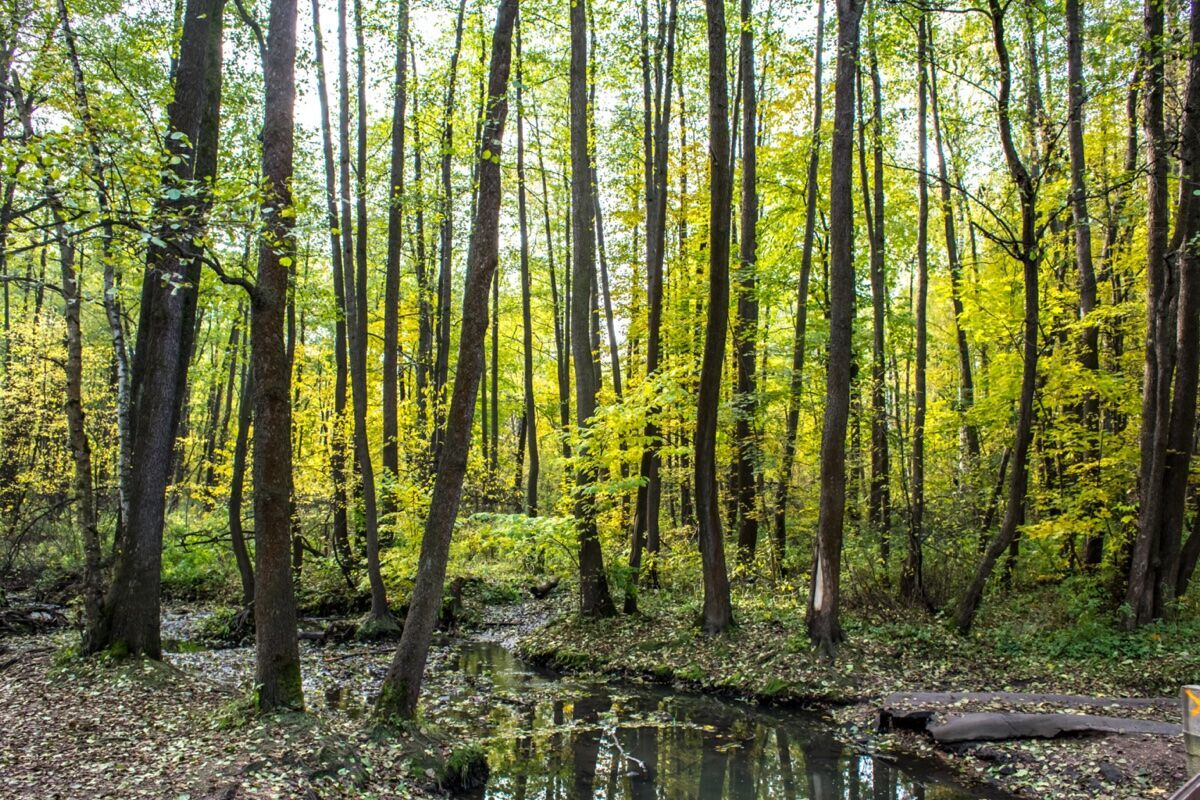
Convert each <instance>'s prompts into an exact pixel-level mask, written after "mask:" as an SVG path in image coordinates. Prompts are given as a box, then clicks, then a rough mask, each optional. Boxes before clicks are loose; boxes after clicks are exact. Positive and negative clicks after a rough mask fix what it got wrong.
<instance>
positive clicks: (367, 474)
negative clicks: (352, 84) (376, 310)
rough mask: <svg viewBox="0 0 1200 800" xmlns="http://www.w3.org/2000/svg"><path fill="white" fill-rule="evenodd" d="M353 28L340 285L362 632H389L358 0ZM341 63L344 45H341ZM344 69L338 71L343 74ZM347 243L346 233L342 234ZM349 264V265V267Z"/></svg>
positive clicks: (344, 95) (345, 98) (358, 0)
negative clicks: (354, 78)
mask: <svg viewBox="0 0 1200 800" xmlns="http://www.w3.org/2000/svg"><path fill="white" fill-rule="evenodd" d="M339 9H340V11H341V12H342V13H341V22H342V23H343V24H342V34H343V35H342V41H343V43H344V42H345V25H344V19H345V13H344V12H345V0H342V2H341V5H339ZM354 31H355V37H356V39H357V44H358V46H357V51H358V59H357V61H358V87H357V89H358V129H357V133H358V146H357V149H356V157H357V158H356V160H357V168H356V174H357V178H356V182H355V187H354V189H355V191H354V194H355V198H356V201H357V202H356V217H357V219H356V224H355V231H354V232H355V236H354V253H353V258H349V257H347V256H348V255H349V254H348V252H347V251H348V247H347V246H346V245H343V248H342V250H343V253H342V268H343V270H344V272H345V277H344V278H343V281H342V282H343V285H344V286H345V287H346V328H347V330H348V331H349V334H350V336H349V340H350V342H349V343H350V395H351V399H352V402H353V408H354V452H355V457H356V460H357V463H358V471H359V476H360V478H361V491H362V504H363V539H365V540H366V545H367V576H368V579H369V580H370V583H371V610H370V612H369V613H368V615H367V617H366V619H364V620H363V624H362V633H363V634H364V635H366V636H379V635H385V634H390V633H394V632H395V631H396V630H397V628H399V625H398V624H397V623H396V621H395V620H394V619H393V618H392V613H391V611H389V610H388V604H387V590H386V589H385V588H384V585H383V575H382V573H381V572H380V567H379V507H378V503H377V499H376V486H375V467H374V463H373V462H372V459H371V446H370V441H369V439H368V438H367V350H368V347H369V343H368V340H367V197H366V192H367V188H366V186H367V185H366V181H367V177H366V173H367V116H366V114H367V110H366V106H367V96H366V47H365V46H364V44H363V22H362V2H361V0H355V3H354ZM342 61H343V66H344V62H345V45H344V44H343V48H342ZM345 74H346V70H345V69H343V71H342V76H343V77H345ZM348 94H349V93H348V86H346V84H345V83H343V85H342V105H343V124H344V125H348V124H349V121H348V117H347V115H346V113H345V106H346V104H347V102H348ZM342 144H343V147H344V148H348V147H349V137H348V134H347V132H346V131H345V129H343V131H342ZM348 162H349V157H348V153H346V152H345V150H343V153H342V170H343V171H342V181H343V186H342V197H343V200H342V217H343V219H345V220H349V219H350V210H349V201H348V199H346V198H348V196H349V194H350V189H349V186H348V185H347V182H348V181H349V173H348V172H347V165H348ZM346 241H347V243H348V241H349V237H348V236H347V237H346ZM351 265H353V266H354V270H353V271H351Z"/></svg>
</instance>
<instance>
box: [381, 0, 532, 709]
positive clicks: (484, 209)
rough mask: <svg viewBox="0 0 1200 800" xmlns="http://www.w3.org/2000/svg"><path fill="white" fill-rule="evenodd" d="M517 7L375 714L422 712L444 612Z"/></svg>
mask: <svg viewBox="0 0 1200 800" xmlns="http://www.w3.org/2000/svg"><path fill="white" fill-rule="evenodd" d="M517 6H518V0H501V2H500V9H499V11H498V12H497V14H496V31H495V34H494V35H493V36H492V57H491V64H490V66H489V68H488V95H487V106H486V109H485V112H486V116H485V118H484V124H483V138H482V142H481V144H480V152H479V153H478V157H479V203H478V206H477V207H476V211H475V222H474V225H473V227H472V231H471V248H470V255H471V257H470V260H469V262H468V266H467V277H466V288H465V290H464V291H463V310H464V314H463V324H462V331H461V333H460V334H459V340H458V370H457V372H456V374H455V377H454V387H453V390H452V392H451V396H450V406H449V409H448V413H447V425H446V440H445V444H444V447H443V449H442V457H441V460H440V461H439V462H438V470H437V476H436V478H435V479H434V484H433V495H432V498H431V502H430V507H429V509H430V510H429V516H428V517H427V518H426V521H425V534H424V536H423V538H422V539H421V557H420V561H419V563H418V567H417V576H416V580H415V581H414V582H413V592H412V602H411V604H410V605H409V610H408V616H407V617H406V618H405V621H404V633H403V635H402V636H401V638H400V646H399V648H398V649H397V650H396V655H395V657H394V658H393V659H392V663H391V665H390V666H389V667H388V671H387V675H386V676H384V680H383V686H382V688H381V689H380V693H379V701H378V703H377V705H376V709H375V713H376V714H377V715H378V716H381V717H385V718H386V717H390V716H398V717H401V718H405V719H408V718H411V717H412V716H413V715H414V714H415V713H416V709H417V699H418V697H419V696H420V692H421V678H422V676H423V674H424V671H425V661H426V659H427V658H428V655H429V643H430V640H431V638H432V636H433V628H434V625H435V624H436V622H437V617H438V613H439V612H440V611H441V607H442V586H443V584H444V583H445V580H446V560H447V557H448V556H449V550H450V536H451V534H452V533H453V530H454V519H455V517H456V516H457V514H458V506H459V502H460V501H461V499H462V485H463V477H464V475H465V473H466V468H467V454H468V452H469V451H470V449H471V419H472V417H474V415H475V398H476V396H477V395H478V394H479V382H480V378H481V376H482V375H483V339H484V335H485V334H486V333H487V326H488V290H489V288H490V287H491V284H492V278H493V276H494V275H495V271H496V263H497V261H498V260H499V222H500V152H501V149H500V148H501V143H502V140H503V136H504V120H505V117H506V115H507V113H508V99H507V93H508V72H509V64H510V62H511V58H512V53H511V50H512V47H511V45H512V32H513V24H514V21H515V19H516V16H517Z"/></svg>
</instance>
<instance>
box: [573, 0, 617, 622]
mask: <svg viewBox="0 0 1200 800" xmlns="http://www.w3.org/2000/svg"><path fill="white" fill-rule="evenodd" d="M587 77H588V44H587V9H586V8H585V0H573V2H572V3H571V82H570V91H569V93H570V99H571V209H572V213H571V236H572V239H573V240H574V243H575V249H574V250H573V251H572V257H573V258H572V262H571V284H572V286H573V289H574V294H573V296H572V298H571V355H572V356H573V357H574V362H575V415H576V419H577V422H578V428H579V431H580V433H581V434H582V435H581V439H580V444H579V447H578V449H577V451H576V456H575V457H576V464H575V528H576V532H577V535H578V537H579V601H580V602H579V609H580V611H581V612H582V613H583V614H584V615H586V616H598V617H603V616H611V615H612V614H613V613H614V612H615V608H614V607H613V602H612V597H611V596H610V595H609V592H608V578H607V577H606V576H605V574H604V554H603V552H602V551H601V550H600V537H599V532H598V531H597V529H596V508H595V497H594V495H593V494H592V491H591V487H592V485H593V484H594V483H595V481H596V465H595V463H594V462H593V461H592V459H593V458H594V455H595V454H593V453H592V452H591V451H590V448H589V447H588V442H587V438H586V437H587V429H588V426H589V425H590V424H591V419H592V416H593V415H594V414H595V413H596V394H597V392H598V391H599V378H598V375H597V369H596V354H595V352H594V350H593V347H592V325H593V320H594V316H593V314H594V312H593V306H592V304H593V296H594V295H595V292H596V261H595V258H596V253H595V230H596V229H595V227H594V216H595V208H594V199H595V196H594V195H593V193H592V175H591V156H590V154H589V151H588V90H587Z"/></svg>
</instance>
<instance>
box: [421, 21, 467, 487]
mask: <svg viewBox="0 0 1200 800" xmlns="http://www.w3.org/2000/svg"><path fill="white" fill-rule="evenodd" d="M466 6H467V0H459V3H458V19H457V21H456V22H455V25H454V50H453V53H452V55H451V56H450V72H449V76H448V77H447V78H446V101H445V106H444V108H443V110H442V158H441V184H442V198H441V203H442V205H441V212H442V215H441V216H442V219H441V226H440V227H439V229H438V254H439V258H440V261H439V264H438V282H437V290H438V304H437V330H436V335H435V337H434V338H435V340H436V342H437V357H436V361H435V362H434V365H433V439H432V442H431V448H430V450H431V452H432V456H433V458H432V462H433V464H434V466H436V465H437V462H438V460H439V459H440V457H441V451H442V442H443V440H444V438H445V435H446V433H445V430H444V428H445V419H444V413H443V408H444V405H445V403H444V399H443V395H444V394H445V389H446V381H447V380H448V379H449V374H450V313H451V308H450V306H451V302H452V300H453V289H452V287H451V282H452V280H453V275H452V273H453V268H454V267H453V262H452V260H451V256H452V254H453V245H454V216H453V209H454V198H453V191H454V188H453V186H452V185H451V180H450V178H451V172H450V164H451V154H452V151H453V148H454V95H455V91H454V90H455V84H456V83H457V81H458V59H459V55H460V54H461V53H462V34H463V16H464V14H465V12H466Z"/></svg>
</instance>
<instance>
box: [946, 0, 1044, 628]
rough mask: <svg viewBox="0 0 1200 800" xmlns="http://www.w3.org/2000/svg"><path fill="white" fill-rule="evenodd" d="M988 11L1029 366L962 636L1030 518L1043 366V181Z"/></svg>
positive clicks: (961, 618)
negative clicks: (1028, 154) (1021, 135)
mask: <svg viewBox="0 0 1200 800" xmlns="http://www.w3.org/2000/svg"><path fill="white" fill-rule="evenodd" d="M988 11H989V14H990V16H991V21H992V41H993V44H994V46H995V48H996V60H997V62H998V64H999V68H1000V87H999V91H998V92H997V94H996V117H997V120H998V122H999V132H1000V144H1001V147H1002V148H1003V150H1004V160H1005V163H1006V164H1007V166H1008V172H1009V176H1010V178H1011V180H1012V182H1013V183H1014V184H1015V185H1016V188H1017V195H1018V197H1019V199H1020V205H1021V231H1020V239H1019V240H1018V241H1016V242H1011V243H1010V244H1009V246H1008V252H1010V253H1011V254H1012V255H1014V256H1015V257H1016V259H1017V260H1018V261H1019V262H1020V264H1021V268H1022V269H1021V271H1022V276H1023V278H1024V282H1025V321H1024V328H1025V329H1024V334H1023V337H1022V339H1023V353H1022V357H1023V363H1022V367H1021V396H1020V399H1019V401H1018V405H1017V430H1016V438H1015V441H1014V442H1013V446H1012V455H1011V456H1010V458H1009V481H1008V500H1007V504H1006V505H1005V509H1004V520H1003V521H1002V522H1001V524H1000V530H999V531H998V532H997V533H996V535H995V537H993V539H992V541H991V543H990V544H989V545H988V547H987V549H986V550H985V551H984V554H983V558H982V559H981V560H980V562H979V565H978V566H977V567H976V569H975V575H974V577H973V578H972V579H971V584H970V586H969V587H968V588H967V591H966V593H965V594H964V595H963V598H962V600H961V601H960V603H959V606H958V612H957V614H956V616H955V623H956V625H957V626H958V630H959V632H960V633H963V634H966V633H968V632H969V631H970V630H971V625H972V624H973V623H974V621H975V612H976V611H978V609H979V603H980V602H981V601H982V599H983V590H984V588H985V587H986V586H987V580H988V577H989V576H990V575H991V574H992V570H993V569H994V568H995V566H996V561H997V560H999V558H1000V556H1001V554H1002V553H1004V551H1005V550H1007V549H1008V547H1009V545H1010V544H1012V542H1013V540H1014V539H1015V538H1016V535H1017V531H1018V529H1019V527H1020V526H1021V524H1022V523H1023V521H1024V518H1025V494H1026V491H1027V489H1028V486H1029V443H1030V439H1031V438H1032V435H1033V414H1034V395H1035V394H1036V392H1037V364H1038V246H1039V242H1038V239H1039V237H1040V227H1039V224H1038V211H1037V194H1038V192H1037V183H1036V181H1035V179H1034V177H1033V175H1031V174H1030V172H1029V169H1028V168H1027V167H1026V166H1025V163H1024V162H1023V161H1022V160H1021V155H1020V153H1019V151H1018V150H1017V146H1016V144H1015V143H1014V142H1013V134H1012V122H1011V119H1010V112H1011V109H1010V105H1009V101H1010V97H1011V95H1012V66H1011V63H1010V61H1009V56H1008V44H1007V43H1006V42H1005V39H1004V14H1005V7H1003V6H1001V5H1000V3H999V2H998V0H989V5H988Z"/></svg>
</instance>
